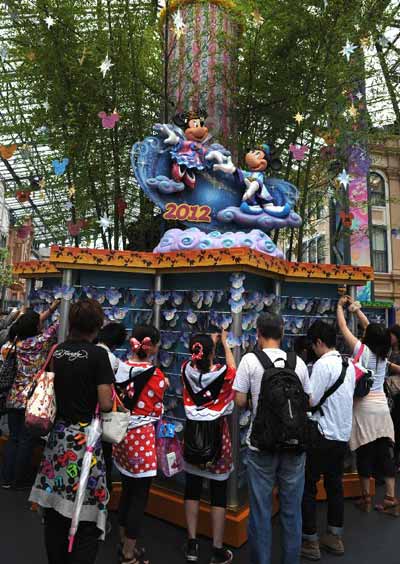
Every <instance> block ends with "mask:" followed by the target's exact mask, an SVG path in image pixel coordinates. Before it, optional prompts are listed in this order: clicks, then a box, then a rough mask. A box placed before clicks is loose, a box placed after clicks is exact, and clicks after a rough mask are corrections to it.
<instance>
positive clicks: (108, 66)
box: [97, 53, 114, 78]
mask: <svg viewBox="0 0 400 564" xmlns="http://www.w3.org/2000/svg"><path fill="white" fill-rule="evenodd" d="M113 66H114V64H113V63H112V62H111V59H110V57H109V56H108V53H107V55H106V58H105V59H104V61H103V62H102V63H101V65H100V66H99V67H97V68H99V69H100V71H101V73H102V75H103V78H105V77H106V74H107V73H108V71H109V70H110V69H111V67H113Z"/></svg>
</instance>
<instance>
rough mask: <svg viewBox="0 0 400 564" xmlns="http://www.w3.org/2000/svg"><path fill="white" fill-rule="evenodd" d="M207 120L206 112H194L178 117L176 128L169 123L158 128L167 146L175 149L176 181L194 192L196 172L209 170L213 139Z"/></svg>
mask: <svg viewBox="0 0 400 564" xmlns="http://www.w3.org/2000/svg"><path fill="white" fill-rule="evenodd" d="M206 119H207V113H206V112H205V111H204V110H201V109H199V111H193V110H191V111H189V112H183V113H179V114H176V115H175V117H174V118H173V122H174V125H175V126H177V127H176V128H172V127H171V126H170V125H168V124H162V125H160V124H157V125H156V126H155V129H156V131H158V132H159V133H160V134H161V136H162V137H164V143H165V144H166V145H170V146H171V149H170V153H171V159H172V168H171V175H172V178H173V179H174V180H175V182H183V183H184V184H185V186H187V188H189V189H190V190H194V188H195V186H196V176H195V174H194V171H196V170H197V171H198V170H203V169H204V168H205V161H204V159H205V155H206V152H207V149H208V142H209V140H210V139H211V135H210V134H209V131H208V127H207V126H206V125H205V120H206Z"/></svg>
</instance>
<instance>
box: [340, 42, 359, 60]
mask: <svg viewBox="0 0 400 564" xmlns="http://www.w3.org/2000/svg"><path fill="white" fill-rule="evenodd" d="M356 49H357V45H354V43H350V41H349V40H347V41H346V45H345V46H344V47H343V49H342V50H341V51H340V52H341V53H342V55H343V56H344V57H346V59H347V62H348V61H350V57H351V56H352V54H353V53H354V51H355V50H356Z"/></svg>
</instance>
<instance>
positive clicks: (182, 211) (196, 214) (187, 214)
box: [163, 203, 211, 223]
mask: <svg viewBox="0 0 400 564" xmlns="http://www.w3.org/2000/svg"><path fill="white" fill-rule="evenodd" d="M165 209H166V211H165V212H164V214H163V218H164V219H169V220H178V221H195V222H198V223H211V208H210V207H209V206H189V204H180V205H178V204H175V203H170V204H167V205H166V206H165Z"/></svg>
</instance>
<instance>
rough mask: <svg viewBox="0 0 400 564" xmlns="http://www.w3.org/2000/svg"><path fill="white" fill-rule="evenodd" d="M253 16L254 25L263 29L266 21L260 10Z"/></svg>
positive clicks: (253, 13)
mask: <svg viewBox="0 0 400 564" xmlns="http://www.w3.org/2000/svg"><path fill="white" fill-rule="evenodd" d="M251 15H252V18H253V23H254V25H255V26H256V27H261V26H262V24H263V23H264V21H265V20H264V18H263V17H262V15H261V14H260V12H259V11H258V10H256V11H255V12H252V13H251Z"/></svg>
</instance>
